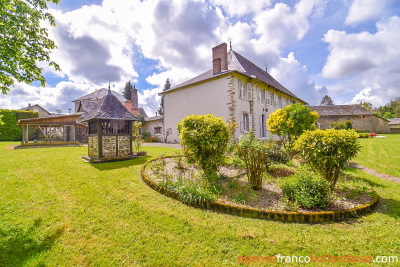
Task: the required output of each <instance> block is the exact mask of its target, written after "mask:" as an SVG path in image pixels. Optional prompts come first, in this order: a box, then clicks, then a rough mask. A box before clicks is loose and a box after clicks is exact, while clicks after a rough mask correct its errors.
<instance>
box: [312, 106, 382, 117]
mask: <svg viewBox="0 0 400 267" xmlns="http://www.w3.org/2000/svg"><path fill="white" fill-rule="evenodd" d="M309 108H310V109H311V110H315V111H317V112H318V114H319V115H320V116H346V115H347V116H349V115H373V114H374V113H373V112H372V111H369V110H366V109H365V108H363V107H362V106H360V105H320V106H309Z"/></svg>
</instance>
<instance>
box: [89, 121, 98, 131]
mask: <svg viewBox="0 0 400 267" xmlns="http://www.w3.org/2000/svg"><path fill="white" fill-rule="evenodd" d="M89 134H97V121H91V122H89Z"/></svg>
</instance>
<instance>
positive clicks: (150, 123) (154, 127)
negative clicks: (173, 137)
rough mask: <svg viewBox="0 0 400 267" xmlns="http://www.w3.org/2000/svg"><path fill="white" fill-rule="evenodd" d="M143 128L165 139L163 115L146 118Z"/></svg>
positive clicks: (159, 138)
mask: <svg viewBox="0 0 400 267" xmlns="http://www.w3.org/2000/svg"><path fill="white" fill-rule="evenodd" d="M145 121H146V122H145V123H144V124H143V127H142V130H143V131H146V132H149V133H150V135H151V136H154V137H156V138H157V139H158V140H159V141H161V142H162V141H164V137H163V116H162V115H161V116H154V117H147V118H145Z"/></svg>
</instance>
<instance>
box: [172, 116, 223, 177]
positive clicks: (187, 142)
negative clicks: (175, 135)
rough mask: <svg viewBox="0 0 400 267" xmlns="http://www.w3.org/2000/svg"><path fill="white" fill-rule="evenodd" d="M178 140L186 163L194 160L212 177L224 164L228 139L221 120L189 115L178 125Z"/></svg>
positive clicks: (212, 117)
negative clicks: (186, 160)
mask: <svg viewBox="0 0 400 267" xmlns="http://www.w3.org/2000/svg"><path fill="white" fill-rule="evenodd" d="M178 131H179V138H180V139H181V145H182V148H183V152H184V154H185V156H186V157H187V159H188V161H189V162H190V161H191V160H194V161H195V162H196V163H197V164H199V166H200V168H201V169H202V170H203V171H204V172H205V173H206V174H207V176H209V175H210V176H212V174H215V173H216V172H217V170H218V168H219V166H220V165H221V164H223V163H224V159H225V152H226V150H227V145H228V142H229V139H230V135H229V129H228V126H227V124H226V123H225V122H224V121H223V119H222V118H217V117H216V116H214V115H211V114H207V115H191V116H188V117H186V118H184V119H183V120H182V121H181V122H180V123H178Z"/></svg>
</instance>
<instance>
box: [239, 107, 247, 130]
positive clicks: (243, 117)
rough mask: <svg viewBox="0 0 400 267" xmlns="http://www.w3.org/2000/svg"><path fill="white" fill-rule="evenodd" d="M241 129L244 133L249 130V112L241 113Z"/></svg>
mask: <svg viewBox="0 0 400 267" xmlns="http://www.w3.org/2000/svg"><path fill="white" fill-rule="evenodd" d="M240 131H241V132H242V133H244V132H248V131H249V114H247V113H245V112H243V113H241V114H240Z"/></svg>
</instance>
